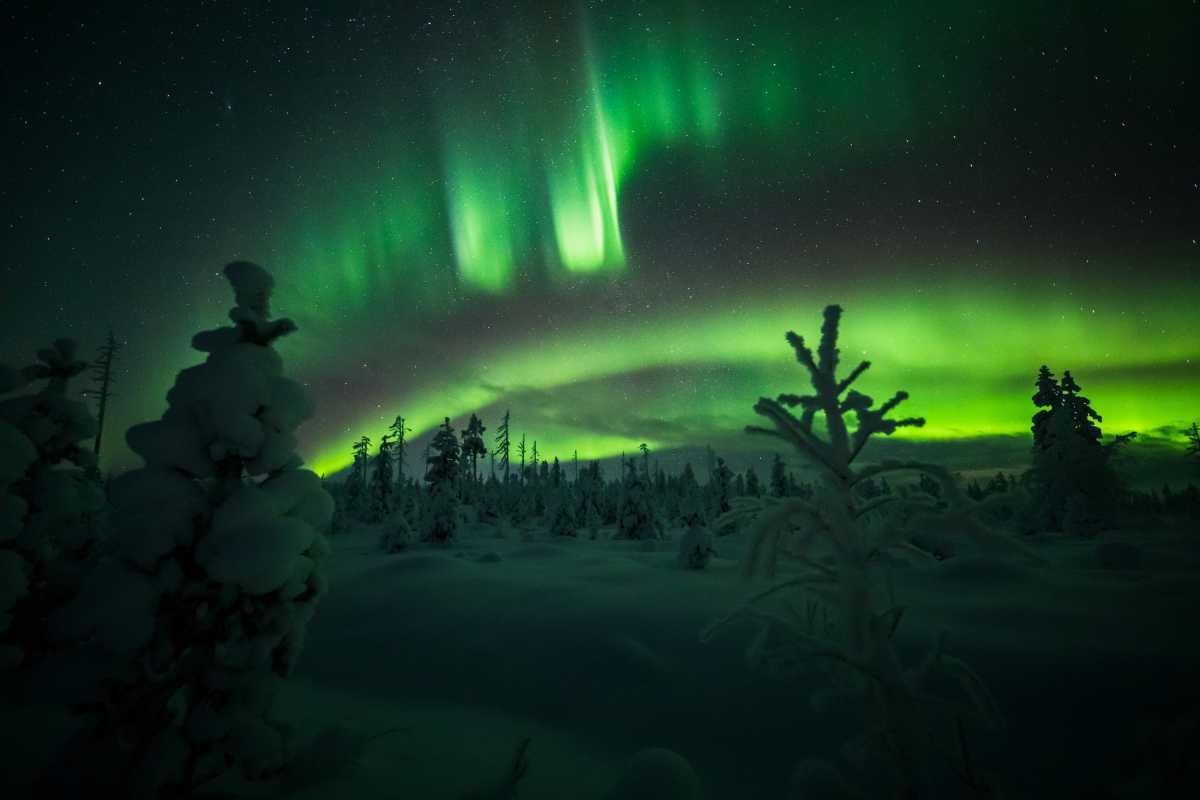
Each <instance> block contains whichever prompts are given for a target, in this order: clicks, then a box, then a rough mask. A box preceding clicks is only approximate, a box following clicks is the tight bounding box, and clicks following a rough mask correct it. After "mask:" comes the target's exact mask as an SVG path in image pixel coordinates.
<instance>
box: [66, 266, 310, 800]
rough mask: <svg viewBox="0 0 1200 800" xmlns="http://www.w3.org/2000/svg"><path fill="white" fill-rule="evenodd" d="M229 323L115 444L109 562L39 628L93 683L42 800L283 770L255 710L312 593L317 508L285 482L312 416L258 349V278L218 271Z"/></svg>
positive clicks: (276, 677) (271, 337) (268, 349)
mask: <svg viewBox="0 0 1200 800" xmlns="http://www.w3.org/2000/svg"><path fill="white" fill-rule="evenodd" d="M225 277H226V278H228V280H229V282H230V283H231V284H232V286H233V290H234V295H235V298H236V305H235V306H234V308H233V309H232V310H231V311H230V312H229V317H230V319H231V320H232V321H233V325H232V326H228V327H223V328H218V329H216V330H210V331H204V332H201V333H199V334H197V335H196V336H195V337H194V338H193V339H192V346H193V347H194V348H195V349H197V350H199V351H201V352H203V353H207V354H208V355H207V358H206V359H205V361H204V362H203V363H201V364H198V365H196V366H193V367H189V368H187V369H184V370H183V371H182V372H180V373H179V375H178V376H177V377H176V379H175V385H174V386H173V387H172V388H171V390H170V391H169V392H168V393H167V410H166V412H165V413H164V414H163V415H162V418H161V419H160V420H158V421H156V422H148V423H143V424H140V425H135V426H134V427H133V428H131V429H130V430H129V432H128V433H127V434H126V440H127V442H128V443H129V446H130V448H132V450H133V451H134V452H135V453H137V454H138V455H140V456H141V457H142V458H143V459H144V460H145V462H146V463H145V465H144V466H143V467H141V468H139V469H136V470H133V471H132V472H128V473H126V474H124V475H122V476H120V477H118V478H116V479H115V480H114V481H113V482H112V486H111V498H110V499H111V502H112V506H113V528H114V530H115V532H116V551H115V554H114V557H113V558H112V559H111V560H110V561H108V562H106V563H104V564H102V565H101V566H100V567H99V568H98V569H97V570H96V571H95V572H93V574H91V575H90V576H89V578H88V579H87V581H86V582H85V583H84V585H83V587H82V588H81V590H80V593H79V596H78V597H77V598H76V601H75V602H74V603H73V605H72V606H71V607H70V608H68V609H64V611H63V612H62V613H60V614H59V615H57V617H56V618H54V619H53V620H52V625H53V626H54V627H55V628H56V629H58V630H59V631H61V632H63V633H66V634H69V635H76V636H80V635H85V634H87V635H90V636H91V637H92V640H91V643H92V648H93V650H92V651H91V652H90V653H89V656H90V660H91V663H92V664H103V665H105V668H104V675H103V677H102V678H101V679H100V680H99V681H98V683H97V688H96V690H95V692H94V695H93V696H92V697H91V698H90V699H89V701H88V702H87V703H85V704H84V705H83V711H84V712H85V716H86V719H87V721H88V723H89V724H88V725H87V726H86V728H85V729H84V730H83V731H81V733H80V734H79V735H78V736H77V737H76V738H75V739H74V740H73V741H72V742H70V743H69V744H68V746H67V749H66V751H65V752H64V753H63V754H61V756H60V758H59V760H57V761H56V762H54V763H52V765H51V768H50V770H49V772H48V774H47V776H46V780H45V785H44V787H43V788H44V789H46V790H47V791H46V795H47V796H54V797H61V796H71V797H78V796H82V792H84V791H86V792H87V793H88V794H94V793H102V794H106V795H107V796H112V797H123V798H129V797H138V798H168V797H169V798H175V797H184V796H187V795H189V794H190V793H191V792H192V791H193V790H194V789H195V788H196V787H198V786H200V785H201V784H204V783H206V782H208V781H210V780H212V779H214V778H216V777H218V776H221V775H223V774H225V773H227V772H229V771H231V770H232V771H236V772H237V773H240V775H241V776H242V777H244V778H247V779H263V778H269V777H270V776H272V775H274V774H276V773H277V772H278V771H279V770H280V769H281V768H282V767H283V765H284V761H285V738H284V731H283V729H282V727H281V726H279V725H277V724H276V723H275V722H273V721H272V719H271V708H272V705H273V698H274V695H275V693H276V690H277V688H278V687H279V685H280V682H281V681H282V680H283V679H284V678H285V677H287V675H288V674H289V672H291V670H292V668H293V666H294V665H295V664H296V661H297V659H298V657H299V655H300V651H301V647H302V645H303V642H304V633H305V627H306V625H307V624H308V621H309V619H310V618H311V617H312V614H313V612H314V610H315V609H316V606H317V602H318V600H319V598H320V597H321V595H322V594H323V592H324V591H325V579H324V577H323V575H322V573H321V569H320V563H321V560H322V558H323V557H324V556H325V555H326V554H327V552H328V546H327V543H326V540H325V537H324V535H323V534H322V531H323V530H324V529H325V528H326V526H327V525H328V524H329V521H330V517H331V514H332V512H333V501H332V499H331V498H330V496H329V495H328V494H327V493H326V492H325V491H324V490H323V489H322V488H321V482H320V479H319V478H318V477H317V476H316V475H315V474H314V473H312V472H310V471H308V470H304V469H301V468H300V463H301V462H300V459H299V458H298V457H297V455H296V453H295V445H296V440H295V437H294V436H293V431H295V430H296V428H297V427H298V426H299V425H300V423H301V422H302V421H303V420H305V419H306V418H307V417H309V416H310V415H311V413H312V406H311V404H310V402H309V400H308V398H307V397H306V395H305V392H304V390H303V388H302V387H301V386H300V384H298V383H296V382H294V381H292V380H289V379H288V378H285V377H284V376H283V363H282V360H281V359H280V357H279V354H278V353H277V352H276V351H275V350H274V348H273V347H272V345H273V343H274V342H275V340H276V339H278V338H279V337H281V336H284V335H286V334H289V333H291V332H293V331H295V330H296V326H295V325H294V324H293V323H292V321H291V320H289V319H279V320H272V319H271V318H270V297H271V290H272V286H273V283H274V281H273V280H272V278H271V276H270V274H268V273H267V272H266V271H265V270H263V269H262V268H261V267H259V266H257V265H255V264H250V263H246V262H236V263H232V264H230V265H228V266H227V267H226V268H225Z"/></svg>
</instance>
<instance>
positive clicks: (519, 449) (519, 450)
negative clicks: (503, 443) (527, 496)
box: [517, 433, 525, 483]
mask: <svg viewBox="0 0 1200 800" xmlns="http://www.w3.org/2000/svg"><path fill="white" fill-rule="evenodd" d="M517 455H518V456H520V457H521V482H522V483H524V482H525V434H523V433H522V434H521V441H519V442H517Z"/></svg>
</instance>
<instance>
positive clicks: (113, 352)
mask: <svg viewBox="0 0 1200 800" xmlns="http://www.w3.org/2000/svg"><path fill="white" fill-rule="evenodd" d="M122 346H123V345H122V344H121V343H120V342H118V341H117V337H116V336H114V335H113V332H112V328H109V329H108V337H107V338H106V339H105V340H104V344H102V345H100V351H99V352H98V353H97V354H96V360H95V361H93V362H92V365H91V368H92V375H91V377H92V388H91V389H88V390H86V391H85V392H84V393H83V396H84V397H88V398H94V399H95V400H96V439H95V441H94V442H93V444H92V452H93V453H94V454H95V456H96V463H97V464H99V462H100V443H101V440H102V439H103V437H104V420H105V419H106V418H107V415H108V401H109V400H111V399H112V398H113V397H114V395H113V393H112V385H113V381H114V380H115V376H114V375H113V364H114V363H115V361H116V358H117V353H119V352H120V351H121V348H122Z"/></svg>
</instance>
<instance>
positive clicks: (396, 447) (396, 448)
mask: <svg viewBox="0 0 1200 800" xmlns="http://www.w3.org/2000/svg"><path fill="white" fill-rule="evenodd" d="M388 432H389V433H391V434H392V463H393V464H394V465H395V467H396V488H397V490H402V489H403V488H404V463H405V462H404V454H405V452H406V450H405V448H407V447H408V437H407V434H410V433H412V428H410V427H408V425H406V424H405V422H404V417H399V416H398V417H396V419H395V420H394V421H393V422H392V424H391V426H390V427H389V428H388Z"/></svg>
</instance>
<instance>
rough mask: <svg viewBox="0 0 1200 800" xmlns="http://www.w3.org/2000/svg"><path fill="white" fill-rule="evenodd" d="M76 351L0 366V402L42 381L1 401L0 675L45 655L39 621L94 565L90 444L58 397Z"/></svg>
mask: <svg viewBox="0 0 1200 800" xmlns="http://www.w3.org/2000/svg"><path fill="white" fill-rule="evenodd" d="M75 351H76V344H75V342H74V341H72V340H70V339H59V340H57V341H55V342H54V344H53V345H51V346H50V347H48V348H46V349H44V350H41V351H39V352H38V360H39V362H40V363H37V364H33V365H31V366H28V367H25V368H24V369H22V370H19V371H18V370H16V369H13V368H11V367H5V366H0V394H7V393H10V392H13V391H15V390H18V389H21V388H23V387H25V386H26V385H27V384H28V383H32V382H35V381H45V382H46V385H45V386H44V387H43V388H41V389H40V390H39V391H36V392H28V393H25V394H19V395H17V396H15V397H10V398H7V399H5V400H3V401H0V670H3V669H5V668H11V667H15V666H17V665H19V664H22V663H24V662H26V661H27V659H29V658H30V657H34V656H37V655H39V654H40V653H41V652H43V651H44V650H46V649H47V648H48V647H49V643H48V642H47V641H46V637H45V630H46V620H45V618H46V615H47V614H48V613H49V612H50V611H51V610H52V609H53V608H55V607H57V606H59V605H61V604H62V603H64V602H66V601H67V600H68V599H69V598H70V596H71V594H72V593H73V592H74V589H75V587H76V586H77V584H78V582H79V573H80V570H81V569H82V565H84V564H86V563H88V559H90V558H91V557H92V555H93V549H94V544H95V541H96V537H97V527H98V517H99V514H100V512H101V510H102V508H103V506H104V495H103V492H102V491H101V490H100V487H99V486H98V485H97V484H96V482H95V481H94V480H92V479H91V478H90V477H89V475H90V473H91V472H92V471H93V470H94V468H95V464H96V462H95V458H94V457H93V455H92V451H91V450H90V449H85V448H83V447H81V446H80V443H81V442H83V441H85V440H87V439H90V438H92V437H94V436H95V435H96V421H95V419H94V418H93V417H92V415H91V413H90V412H89V411H88V408H87V406H86V405H84V404H83V403H82V402H80V401H78V400H73V399H71V398H69V397H68V396H67V387H68V381H70V379H71V378H73V377H75V376H76V375H78V374H79V373H81V372H83V371H84V370H85V369H86V368H87V363H86V362H84V361H81V360H79V359H76V358H75Z"/></svg>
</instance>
